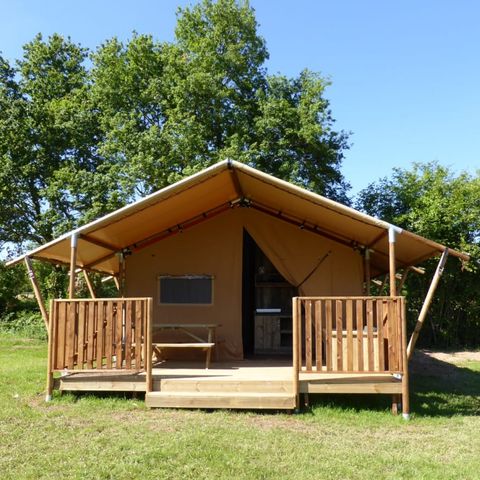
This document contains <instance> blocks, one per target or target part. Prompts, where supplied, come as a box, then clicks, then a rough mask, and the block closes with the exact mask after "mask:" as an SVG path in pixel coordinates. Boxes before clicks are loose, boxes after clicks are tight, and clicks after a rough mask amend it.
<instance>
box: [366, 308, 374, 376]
mask: <svg viewBox="0 0 480 480" xmlns="http://www.w3.org/2000/svg"><path fill="white" fill-rule="evenodd" d="M367 345H368V346H367V351H368V371H369V372H373V371H374V370H375V357H374V352H373V300H367Z"/></svg>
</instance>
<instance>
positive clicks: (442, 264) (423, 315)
mask: <svg viewBox="0 0 480 480" xmlns="http://www.w3.org/2000/svg"><path fill="white" fill-rule="evenodd" d="M447 258H448V248H446V249H445V250H444V251H443V253H442V256H441V257H440V260H439V262H438V265H437V269H436V270H435V273H434V274H433V278H432V282H431V283H430V287H429V289H428V292H427V295H426V297H425V300H424V302H423V305H422V309H421V310H420V314H419V315H418V320H417V324H416V325H415V329H414V330H413V333H412V336H411V337H410V341H409V342H408V348H407V357H408V359H409V360H410V358H412V355H413V350H414V348H415V344H416V343H417V339H418V335H419V334H420V330H421V329H422V327H423V324H424V323H425V318H426V317H427V313H428V309H429V308H430V304H431V303H432V300H433V296H434V294H435V290H436V289H437V286H438V282H439V281H440V278H441V276H442V273H443V270H444V268H445V263H446V262H447Z"/></svg>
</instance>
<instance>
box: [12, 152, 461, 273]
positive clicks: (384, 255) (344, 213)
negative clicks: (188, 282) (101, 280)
mask: <svg viewBox="0 0 480 480" xmlns="http://www.w3.org/2000/svg"><path fill="white" fill-rule="evenodd" d="M238 207H244V208H255V209H257V210H259V211H262V212H263V213H265V215H273V216H276V217H277V218H279V219H282V220H284V221H287V222H289V223H292V224H296V225H298V227H299V228H304V229H307V230H308V231H311V232H314V233H318V234H319V235H323V236H325V237H327V238H329V239H331V240H334V241H337V242H339V243H342V244H344V245H350V246H351V247H352V248H362V247H367V248H369V249H370V250H371V265H372V275H378V274H381V273H383V272H387V271H388V230H389V228H391V227H392V225H390V224H389V223H387V222H384V221H382V220H379V219H377V218H374V217H371V216H368V215H366V214H363V213H361V212H358V211H356V210H354V209H352V208H349V207H346V206H344V205H342V204H340V203H338V202H335V201H332V200H329V199H328V198H325V197H322V196H320V195H317V194H314V193H312V192H309V191H307V190H305V189H302V188H300V187H297V186H295V185H292V184H290V183H288V182H285V181H283V180H279V179H277V178H275V177H273V176H270V175H267V174H265V173H262V172H260V171H258V170H256V169H254V168H251V167H248V166H246V165H244V164H241V163H238V162H234V161H229V160H226V161H222V162H219V163H217V164H215V165H213V166H211V167H209V168H207V169H205V170H203V171H201V172H199V173H197V174H195V175H192V176H190V177H188V178H185V179H184V180H181V181H179V182H177V183H175V184H173V185H171V186H169V187H166V188H164V189H162V190H159V191H158V192H155V193H153V194H151V195H149V196H147V197H145V198H143V199H141V200H139V201H137V202H135V203H132V204H130V205H127V206H126V207H123V208H121V209H119V210H117V211H115V212H113V213H111V214H109V215H106V216H104V217H102V218H99V219H98V220H95V221H93V222H91V223H89V224H87V225H84V226H82V227H80V228H78V229H76V230H74V231H72V232H69V233H68V234H65V235H63V236H61V237H59V238H57V239H55V240H53V241H51V242H49V243H47V244H45V245H42V246H40V247H38V248H36V249H34V250H32V251H30V252H28V253H26V254H25V255H22V256H20V257H18V258H16V259H14V260H12V261H10V262H8V263H7V265H14V264H16V263H18V262H20V261H21V260H22V259H23V258H25V257H26V256H29V257H31V258H36V259H40V260H44V261H49V262H53V263H59V264H62V263H63V264H69V262H70V249H71V240H70V237H71V236H72V234H76V236H77V238H78V254H77V266H78V267H81V268H86V269H90V270H95V271H99V272H104V273H107V274H116V273H118V269H119V260H118V256H117V253H118V252H121V251H128V252H132V253H135V251H136V250H138V249H141V248H145V247H146V246H148V245H150V244H152V243H154V242H156V241H159V240H161V239H162V238H165V237H169V236H171V235H175V234H177V233H180V232H181V231H183V229H186V228H189V227H191V226H193V225H196V224H198V223H199V222H202V221H205V220H208V218H210V217H212V216H214V215H216V214H219V213H221V212H223V211H225V210H226V209H228V208H238ZM397 232H398V233H399V234H398V235H397V244H396V258H397V264H398V266H399V267H401V266H410V265H412V266H413V265H416V264H418V263H419V262H421V261H422V260H424V259H426V258H429V257H432V256H435V255H437V254H439V253H440V252H442V251H443V250H445V248H446V247H445V246H444V245H441V244H439V243H436V242H433V241H431V240H428V239H426V238H423V237H421V236H418V235H416V234H414V233H411V232H408V231H405V230H401V229H399V228H398V229H397ZM449 252H450V254H451V255H454V256H457V257H459V258H460V259H462V260H468V259H469V257H468V255H466V254H464V253H461V252H458V251H455V250H449Z"/></svg>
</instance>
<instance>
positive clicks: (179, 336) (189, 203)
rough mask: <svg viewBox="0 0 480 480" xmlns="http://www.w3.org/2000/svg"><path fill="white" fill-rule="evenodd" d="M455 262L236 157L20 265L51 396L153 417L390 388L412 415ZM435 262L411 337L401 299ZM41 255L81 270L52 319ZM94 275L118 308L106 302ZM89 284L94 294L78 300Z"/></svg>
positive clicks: (424, 242) (73, 272) (427, 243)
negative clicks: (41, 283)
mask: <svg viewBox="0 0 480 480" xmlns="http://www.w3.org/2000/svg"><path fill="white" fill-rule="evenodd" d="M449 254H450V255H451V256H455V257H458V258H460V259H461V260H468V256H466V255H465V254H463V253H461V252H457V251H455V250H452V249H448V248H447V247H446V246H444V245H440V244H438V243H436V242H433V241H431V240H428V239H426V238H423V237H420V236H418V235H416V234H414V233H412V232H408V231H405V230H402V229H400V228H398V227H395V226H394V225H391V224H389V223H387V222H384V221H382V220H380V219H377V218H373V217H370V216H368V215H365V214H363V213H361V212H358V211H356V210H354V209H352V208H349V207H346V206H344V205H342V204H340V203H337V202H334V201H332V200H329V199H327V198H325V197H322V196H319V195H316V194H314V193H312V192H309V191H307V190H305V189H302V188H299V187H297V186H295V185H292V184H290V183H288V182H285V181H282V180H279V179H277V178H275V177H272V176H270V175H266V174H264V173H262V172H260V171H258V170H255V169H253V168H251V167H248V166H246V165H244V164H241V163H237V162H234V161H223V162H220V163H217V164H215V165H213V166H212V167H210V168H207V169H205V170H203V171H201V172H199V173H197V174H195V175H192V176H190V177H188V178H186V179H184V180H182V181H180V182H178V183H175V184H174V185H171V186H169V187H167V188H164V189H162V190H160V191H158V192H156V193H154V194H152V195H150V196H148V197H146V198H143V199H141V200H139V201H137V202H135V203H133V204H131V205H128V206H126V207H124V208H121V209H119V210H117V211H115V212H113V213H111V214H109V215H106V216H104V217H102V218H100V219H98V220H96V221H94V222H91V223H89V224H87V225H85V226H83V227H80V228H78V229H76V230H74V231H72V232H70V233H68V234H66V235H64V236H62V237H60V238H58V239H56V240H54V241H52V242H50V243H47V244H45V245H42V246H40V247H38V248H36V249H35V250H32V251H30V252H28V253H26V254H25V255H24V256H22V257H19V258H16V259H14V260H12V261H11V262H10V263H9V264H16V263H19V262H21V261H24V262H25V263H26V266H27V268H28V270H29V274H30V278H31V280H32V284H33V287H34V291H35V293H36V296H37V300H38V301H39V305H40V308H41V310H42V315H43V317H44V320H45V324H46V326H47V328H48V332H49V355H48V384H47V390H48V391H47V399H50V398H51V394H52V390H53V389H54V388H59V389H60V390H87V391H98V390H124V391H145V392H146V402H147V405H149V406H151V407H163V406H166V407H168V406H173V407H194V408H195V407H201V408H203V407H205V408H217V407H218V408H225V407H228V408H230V407H231V408H274V409H282V408H283V409H294V408H298V407H299V402H300V395H301V394H305V397H306V398H308V394H309V393H325V392H328V393H381V394H388V395H392V407H393V408H394V409H396V408H397V407H398V405H399V404H400V403H401V404H402V409H403V413H404V414H405V415H406V416H408V413H409V407H408V357H409V355H411V351H412V350H413V347H414V345H415V341H416V338H417V336H418V332H419V330H420V328H421V325H422V323H423V321H424V319H425V315H426V312H427V310H428V305H429V303H430V301H431V298H432V296H433V293H434V290H435V287H436V284H437V283H438V281H439V278H440V275H441V272H442V270H443V265H444V263H445V261H446V258H447V255H449ZM433 256H440V260H439V265H438V268H437V271H436V273H435V276H434V278H433V279H432V284H431V288H430V290H429V292H428V295H427V298H426V299H425V304H424V308H423V309H422V312H421V314H420V317H419V319H418V322H417V327H416V328H415V332H414V333H413V335H412V337H411V338H410V341H409V342H407V331H406V319H405V300H404V298H403V297H401V296H399V295H398V293H399V292H400V291H401V285H402V284H403V282H404V281H405V278H406V275H407V274H408V273H409V272H414V273H415V274H421V273H422V270H421V269H419V268H418V267H417V266H418V264H419V263H420V262H422V261H423V260H425V259H427V258H430V257H433ZM32 260H35V261H43V262H52V263H54V264H58V265H68V266H69V269H70V288H69V295H68V297H69V298H66V299H56V300H54V301H52V302H51V305H50V309H49V311H47V310H46V309H45V307H44V303H43V299H42V298H41V294H40V289H39V288H38V284H37V282H36V278H35V272H34V262H32ZM91 272H99V273H101V274H103V275H105V276H112V277H113V279H114V280H115V282H116V284H117V287H118V292H119V293H118V297H117V298H108V299H101V298H95V292H94V290H93V288H92V286H91V282H90V281H89V274H90V273H91ZM80 274H81V275H84V276H85V279H86V281H87V284H88V285H89V290H90V298H77V297H76V284H77V279H78V277H79V275H80ZM373 282H376V283H377V289H378V290H379V291H380V292H381V293H382V292H386V293H385V294H382V295H381V296H372V295H371V291H372V288H371V287H372V284H373ZM58 372H59V373H60V376H57V375H58ZM400 397H402V398H401V400H400Z"/></svg>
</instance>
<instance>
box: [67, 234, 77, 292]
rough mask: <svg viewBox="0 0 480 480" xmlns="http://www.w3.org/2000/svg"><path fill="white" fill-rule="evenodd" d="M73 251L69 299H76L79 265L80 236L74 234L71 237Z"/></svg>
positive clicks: (71, 253)
mask: <svg viewBox="0 0 480 480" xmlns="http://www.w3.org/2000/svg"><path fill="white" fill-rule="evenodd" d="M70 240H71V249H70V283H69V286H68V298H74V297H75V278H76V272H75V271H76V265H77V242H78V236H77V234H76V233H72V236H71V237H70Z"/></svg>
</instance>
